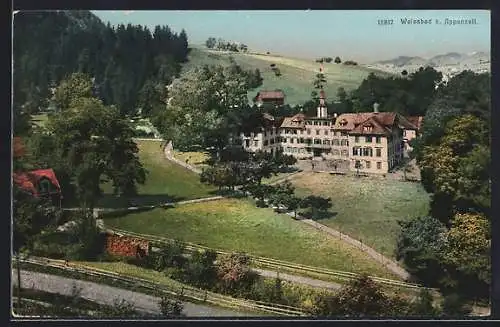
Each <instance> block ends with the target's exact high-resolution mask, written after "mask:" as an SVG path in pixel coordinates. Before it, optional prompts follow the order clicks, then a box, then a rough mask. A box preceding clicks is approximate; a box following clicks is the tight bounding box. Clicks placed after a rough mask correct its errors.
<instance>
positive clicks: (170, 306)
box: [159, 296, 184, 318]
mask: <svg viewBox="0 0 500 327" xmlns="http://www.w3.org/2000/svg"><path fill="white" fill-rule="evenodd" d="M159 307H160V311H161V314H162V316H164V317H166V318H177V317H180V316H182V310H183V309H184V305H183V304H182V302H181V301H180V299H179V298H169V297H166V296H162V297H161V300H160V303H159Z"/></svg>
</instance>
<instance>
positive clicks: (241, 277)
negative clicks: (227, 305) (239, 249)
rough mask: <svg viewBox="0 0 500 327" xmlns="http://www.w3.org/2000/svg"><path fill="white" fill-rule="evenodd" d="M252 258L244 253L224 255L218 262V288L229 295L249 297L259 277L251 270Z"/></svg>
mask: <svg viewBox="0 0 500 327" xmlns="http://www.w3.org/2000/svg"><path fill="white" fill-rule="evenodd" d="M249 264H250V258H249V257H248V256H247V255H246V254H244V253H231V254H226V255H223V256H221V257H220V258H219V260H218V262H217V278H218V285H217V288H218V289H219V290H220V291H221V292H223V293H228V294H233V295H235V294H239V295H243V296H245V295H248V294H250V293H251V290H252V286H253V284H254V283H255V282H256V280H257V279H258V277H259V276H258V275H257V274H256V273H255V272H253V271H252V270H251V269H250V266H249Z"/></svg>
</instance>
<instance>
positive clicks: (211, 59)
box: [183, 48, 389, 105]
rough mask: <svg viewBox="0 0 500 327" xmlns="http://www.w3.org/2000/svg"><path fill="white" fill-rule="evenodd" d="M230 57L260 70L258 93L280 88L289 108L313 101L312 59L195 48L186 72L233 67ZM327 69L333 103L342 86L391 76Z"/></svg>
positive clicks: (343, 68)
mask: <svg viewBox="0 0 500 327" xmlns="http://www.w3.org/2000/svg"><path fill="white" fill-rule="evenodd" d="M230 56H232V57H233V58H234V60H235V62H236V63H237V64H239V65H240V66H241V67H242V68H244V69H246V70H249V69H251V70H255V69H257V68H258V69H259V70H260V72H261V75H262V78H263V79H264V81H263V85H262V86H261V87H259V88H258V89H259V90H260V89H262V90H274V89H281V90H283V91H284V92H285V96H286V99H285V101H286V103H288V104H290V105H297V104H301V103H303V102H305V101H307V100H309V99H310V98H311V91H312V90H313V86H312V82H313V80H314V78H315V75H316V74H317V73H318V69H319V64H318V63H316V62H314V61H313V60H309V61H308V60H306V59H295V58H285V57H279V56H273V55H262V54H243V53H241V54H240V53H226V52H219V51H212V50H206V49H203V48H192V49H191V51H190V53H189V57H188V59H189V61H188V62H187V63H186V64H184V66H183V71H188V70H190V69H193V68H194V67H197V66H202V65H205V64H207V65H222V66H227V65H229V64H230V61H229V57H230ZM273 63H274V64H276V66H277V67H278V68H279V69H280V71H281V74H282V75H281V76H280V77H276V76H275V74H274V72H273V71H272V70H271V67H270V65H271V64H273ZM324 70H325V76H326V80H327V85H326V87H325V92H326V95H327V97H328V98H329V99H330V100H332V99H334V98H336V94H337V89H338V88H339V87H343V88H345V89H346V90H352V89H354V88H356V87H358V86H359V85H360V84H361V82H362V81H363V79H364V78H366V77H367V76H368V74H369V73H370V72H375V73H376V74H378V75H381V76H388V75H389V74H388V73H385V72H381V71H377V70H372V69H369V68H366V67H360V66H345V65H342V64H340V65H338V64H335V63H329V64H328V63H325V64H324ZM257 91H258V90H252V91H250V92H249V95H248V96H249V100H250V99H252V98H253V97H254V96H255V94H256V93H257Z"/></svg>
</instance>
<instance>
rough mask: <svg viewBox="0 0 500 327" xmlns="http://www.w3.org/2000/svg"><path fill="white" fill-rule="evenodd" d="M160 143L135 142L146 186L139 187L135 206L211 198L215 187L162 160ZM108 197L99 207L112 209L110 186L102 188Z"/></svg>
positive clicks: (189, 172)
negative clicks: (144, 174) (143, 170)
mask: <svg viewBox="0 0 500 327" xmlns="http://www.w3.org/2000/svg"><path fill="white" fill-rule="evenodd" d="M161 145H162V143H161V142H158V141H146V140H144V141H143V140H141V141H137V146H138V148H139V158H140V161H141V163H142V164H143V166H144V167H145V168H146V169H147V170H148V174H147V177H146V183H145V184H144V185H140V186H139V190H138V191H139V192H138V194H139V195H138V196H137V197H135V198H133V199H132V201H133V203H134V204H137V205H154V204H158V203H162V202H168V201H174V200H177V201H182V200H190V199H196V198H202V197H209V196H214V193H215V191H216V190H215V188H213V187H211V186H208V185H204V184H202V183H200V178H199V176H198V175H197V174H195V173H193V172H192V171H190V170H187V169H185V168H183V167H181V166H179V165H177V164H175V163H172V162H170V161H168V160H167V159H165V157H164V155H163V152H162V148H161ZM103 188H104V190H105V192H106V193H107V196H105V197H104V198H103V199H102V201H101V203H100V205H101V206H114V203H115V202H116V200H117V199H116V198H114V197H113V196H111V194H110V193H111V186H110V185H109V184H106V185H103Z"/></svg>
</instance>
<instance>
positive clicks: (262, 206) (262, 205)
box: [255, 199, 267, 208]
mask: <svg viewBox="0 0 500 327" xmlns="http://www.w3.org/2000/svg"><path fill="white" fill-rule="evenodd" d="M255 205H256V206H257V207H258V208H265V207H267V204H266V202H264V200H262V199H258V200H257V201H256V202H255Z"/></svg>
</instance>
